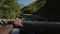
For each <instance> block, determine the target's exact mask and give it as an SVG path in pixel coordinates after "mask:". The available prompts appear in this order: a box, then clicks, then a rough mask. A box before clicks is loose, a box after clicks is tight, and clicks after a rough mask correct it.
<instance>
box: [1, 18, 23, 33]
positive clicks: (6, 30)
mask: <svg viewBox="0 0 60 34" xmlns="http://www.w3.org/2000/svg"><path fill="white" fill-rule="evenodd" d="M21 21H22V20H21V19H14V23H15V24H16V26H22V27H23V25H22V24H21ZM12 29H13V25H6V26H5V27H3V28H2V27H1V28H0V34H9V33H10V31H11V30H12Z"/></svg>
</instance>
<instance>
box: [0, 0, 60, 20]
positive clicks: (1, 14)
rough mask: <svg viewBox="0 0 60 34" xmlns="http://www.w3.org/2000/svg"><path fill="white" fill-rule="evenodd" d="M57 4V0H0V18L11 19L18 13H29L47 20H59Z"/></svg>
mask: <svg viewBox="0 0 60 34" xmlns="http://www.w3.org/2000/svg"><path fill="white" fill-rule="evenodd" d="M55 2H57V3H55ZM59 6H60V5H59V1H55V0H53V1H51V0H3V1H2V0H0V18H3V19H12V18H16V17H17V16H19V15H20V14H31V15H35V16H36V15H37V16H39V17H40V18H41V17H43V18H41V19H45V20H48V21H60V16H59V14H60V13H59ZM36 18H37V19H38V17H36ZM40 18H39V19H40Z"/></svg>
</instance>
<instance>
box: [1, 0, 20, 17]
mask: <svg viewBox="0 0 60 34" xmlns="http://www.w3.org/2000/svg"><path fill="white" fill-rule="evenodd" d="M20 13H21V10H20V4H18V3H17V0H0V18H15V17H16V16H18V15H19V14H20Z"/></svg>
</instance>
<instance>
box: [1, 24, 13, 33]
mask: <svg viewBox="0 0 60 34" xmlns="http://www.w3.org/2000/svg"><path fill="white" fill-rule="evenodd" d="M12 29H13V25H6V26H5V27H0V34H9V33H10V31H11V30H12Z"/></svg>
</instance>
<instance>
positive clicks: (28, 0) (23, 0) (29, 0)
mask: <svg viewBox="0 0 60 34" xmlns="http://www.w3.org/2000/svg"><path fill="white" fill-rule="evenodd" d="M33 1H35V0H18V1H17V2H18V3H20V4H22V5H24V6H27V5H28V4H30V3H32V2H33Z"/></svg>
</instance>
